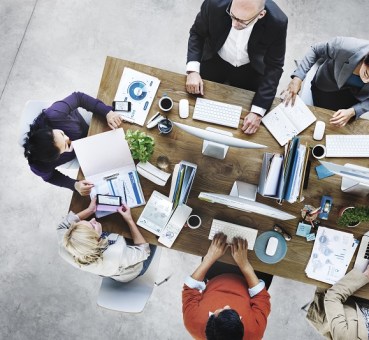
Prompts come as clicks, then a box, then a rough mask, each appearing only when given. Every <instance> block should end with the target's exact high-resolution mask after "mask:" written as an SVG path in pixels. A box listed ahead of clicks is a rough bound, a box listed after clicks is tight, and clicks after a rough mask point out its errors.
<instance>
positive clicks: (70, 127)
mask: <svg viewBox="0 0 369 340" xmlns="http://www.w3.org/2000/svg"><path fill="white" fill-rule="evenodd" d="M78 107H83V108H84V109H86V110H87V111H91V112H93V113H94V114H98V115H99V116H101V117H106V115H107V114H108V112H110V111H111V110H112V107H111V106H107V105H105V104H104V103H103V102H102V101H101V100H99V99H95V98H92V97H90V96H89V95H87V94H84V93H81V92H74V93H72V94H71V95H70V96H68V97H66V98H64V99H63V100H60V101H57V102H55V103H54V104H52V105H51V106H50V107H49V108H48V109H45V110H43V111H42V112H41V113H40V114H39V115H38V117H37V118H36V119H35V122H34V125H35V126H37V127H39V128H40V129H41V128H44V127H47V126H48V127H51V128H52V129H60V130H62V131H63V132H64V133H65V134H66V135H67V136H68V137H69V138H70V140H71V141H74V140H77V139H80V138H84V137H86V136H87V132H88V124H87V123H86V121H85V120H84V119H83V117H82V116H81V114H80V113H79V112H78V109H77V108H78ZM75 157H76V154H75V152H74V151H73V152H64V153H62V154H61V155H60V157H59V158H58V159H57V160H56V161H54V162H34V163H30V162H28V163H29V166H30V168H31V170H32V172H34V173H35V174H36V175H37V176H40V177H41V178H42V179H43V180H44V181H45V182H48V183H51V184H54V185H57V186H59V187H64V188H69V189H71V190H74V183H75V182H76V180H75V179H72V178H70V177H68V176H66V175H64V174H62V173H61V172H59V171H58V170H56V169H55V168H56V167H57V166H59V165H61V164H64V163H67V162H69V161H71V160H72V159H74V158H75Z"/></svg>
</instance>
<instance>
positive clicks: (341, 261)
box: [305, 227, 358, 284]
mask: <svg viewBox="0 0 369 340" xmlns="http://www.w3.org/2000/svg"><path fill="white" fill-rule="evenodd" d="M357 245H358V241H357V240H356V239H355V238H354V235H353V234H351V233H346V232H343V231H338V230H334V229H330V228H326V227H319V229H318V232H317V234H316V238H315V241H314V247H313V250H312V252H311V256H310V260H309V263H308V265H307V267H306V269H305V272H306V275H307V276H308V277H310V278H312V279H315V280H318V281H322V282H326V283H329V284H335V283H336V282H337V281H338V280H340V279H341V278H342V277H343V276H345V274H346V271H347V268H348V266H349V264H350V261H351V259H352V256H353V255H354V252H355V249H356V247H357Z"/></svg>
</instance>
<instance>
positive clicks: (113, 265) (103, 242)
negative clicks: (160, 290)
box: [57, 200, 156, 282]
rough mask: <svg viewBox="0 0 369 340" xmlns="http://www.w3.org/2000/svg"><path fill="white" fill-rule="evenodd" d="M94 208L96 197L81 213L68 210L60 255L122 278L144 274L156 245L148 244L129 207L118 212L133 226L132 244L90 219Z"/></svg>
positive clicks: (62, 226)
mask: <svg viewBox="0 0 369 340" xmlns="http://www.w3.org/2000/svg"><path fill="white" fill-rule="evenodd" d="M95 211H96V200H92V201H91V203H90V205H89V206H88V208H87V209H85V210H83V211H81V212H79V213H78V214H75V213H73V212H69V214H68V215H67V216H66V217H65V218H64V220H63V221H62V222H61V223H60V225H59V227H58V229H57V234H58V243H59V253H60V255H61V257H62V258H63V259H64V260H66V261H67V262H69V263H70V264H72V265H73V266H74V267H76V268H79V269H81V270H84V271H87V272H90V273H93V274H97V275H101V276H105V277H111V278H112V279H114V280H117V281H121V282H128V281H131V280H133V279H135V278H136V277H137V276H140V275H142V274H143V273H144V272H145V271H146V270H147V268H148V266H149V265H150V262H151V259H152V257H153V255H154V253H155V249H156V247H155V246H151V247H149V244H148V243H147V242H146V240H145V239H144V237H143V236H142V234H141V233H140V231H139V230H138V228H137V226H136V223H135V222H134V221H133V219H132V215H131V211H130V208H129V207H128V206H125V205H123V206H121V207H120V208H118V213H119V214H120V215H121V216H122V217H123V219H124V220H125V221H126V222H127V224H128V226H129V228H130V231H131V235H132V241H133V245H128V244H127V242H126V240H125V239H124V237H122V236H120V235H118V234H108V233H105V232H103V231H102V227H101V224H100V223H99V222H97V221H96V220H95V219H94V218H92V219H91V220H88V221H87V220H86V219H87V218H89V217H90V216H91V215H93V214H94V213H95ZM150 248H151V249H150ZM150 251H151V256H150Z"/></svg>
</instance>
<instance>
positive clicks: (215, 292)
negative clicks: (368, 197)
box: [182, 274, 270, 340]
mask: <svg viewBox="0 0 369 340" xmlns="http://www.w3.org/2000/svg"><path fill="white" fill-rule="evenodd" d="M248 288H249V287H248V286H247V282H246V280H245V279H244V278H243V277H242V276H240V275H235V274H223V275H219V276H216V277H214V278H213V279H211V280H210V281H209V282H208V283H207V285H206V289H205V290H204V291H203V292H200V291H198V290H197V289H193V288H189V287H188V286H187V285H184V287H183V292H182V311H183V321H184V324H185V327H186V328H187V330H188V331H189V333H190V334H191V335H192V336H193V337H194V338H195V339H197V340H200V339H201V340H202V339H204V340H205V339H206V336H205V328H206V323H207V321H208V319H209V312H214V311H215V310H217V309H219V308H223V307H224V306H226V305H229V306H230V307H231V308H232V309H234V310H235V311H236V312H237V313H238V314H239V315H240V316H241V320H242V323H243V325H244V330H245V333H244V339H248V340H259V339H261V338H262V337H263V334H264V331H265V328H266V325H267V318H268V315H269V313H270V301H269V300H270V295H269V293H268V292H267V290H266V289H265V288H264V289H263V290H262V291H261V292H260V293H258V294H257V295H255V296H254V297H252V298H251V297H250V295H249V291H248Z"/></svg>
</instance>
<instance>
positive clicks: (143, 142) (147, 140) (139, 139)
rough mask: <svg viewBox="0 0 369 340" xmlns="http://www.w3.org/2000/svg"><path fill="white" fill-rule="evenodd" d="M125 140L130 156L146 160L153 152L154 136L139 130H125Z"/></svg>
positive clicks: (142, 160) (141, 160)
mask: <svg viewBox="0 0 369 340" xmlns="http://www.w3.org/2000/svg"><path fill="white" fill-rule="evenodd" d="M126 140H127V142H128V145H129V149H130V150H131V154H132V158H133V159H138V160H139V161H140V162H147V161H148V160H149V159H150V157H151V156H152V154H153V153H154V145H155V143H154V138H152V137H150V136H148V135H146V133H145V132H142V131H140V130H136V131H132V130H127V131H126Z"/></svg>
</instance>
